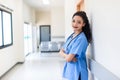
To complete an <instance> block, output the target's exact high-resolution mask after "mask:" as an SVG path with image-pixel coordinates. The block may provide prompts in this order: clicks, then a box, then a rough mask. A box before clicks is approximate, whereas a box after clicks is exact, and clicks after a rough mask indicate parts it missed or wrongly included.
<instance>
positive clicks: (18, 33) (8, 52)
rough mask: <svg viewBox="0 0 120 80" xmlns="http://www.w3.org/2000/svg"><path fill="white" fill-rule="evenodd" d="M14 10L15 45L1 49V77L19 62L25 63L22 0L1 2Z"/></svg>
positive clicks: (0, 1) (1, 0) (0, 0)
mask: <svg viewBox="0 0 120 80" xmlns="http://www.w3.org/2000/svg"><path fill="white" fill-rule="evenodd" d="M0 4H3V5H5V6H7V7H9V8H11V9H13V45H12V46H10V47H6V48H3V49H0V76H1V75H3V74H4V73H5V72H6V71H7V70H8V69H10V68H11V67H12V66H13V65H14V64H16V63H17V62H24V50H23V49H24V46H23V14H22V9H23V8H22V5H23V2H22V0H11V1H9V0H0Z"/></svg>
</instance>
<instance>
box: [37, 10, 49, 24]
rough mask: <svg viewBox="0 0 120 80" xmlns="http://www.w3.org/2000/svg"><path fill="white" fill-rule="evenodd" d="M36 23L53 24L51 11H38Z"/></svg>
mask: <svg viewBox="0 0 120 80" xmlns="http://www.w3.org/2000/svg"><path fill="white" fill-rule="evenodd" d="M36 24H37V26H40V25H51V12H50V11H36Z"/></svg>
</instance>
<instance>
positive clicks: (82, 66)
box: [62, 32, 88, 80]
mask: <svg viewBox="0 0 120 80" xmlns="http://www.w3.org/2000/svg"><path fill="white" fill-rule="evenodd" d="M72 36H73V34H71V35H70V36H69V37H68V39H67V40H66V42H65V44H64V46H63V47H62V48H63V49H64V51H65V53H66V54H75V57H76V58H77V61H76V62H72V61H71V62H65V65H64V69H63V77H64V78H66V79H68V80H78V78H79V76H80V79H81V80H88V70H87V62H86V54H85V53H86V49H87V46H88V41H87V38H86V36H85V34H84V32H81V33H80V34H78V35H77V36H76V37H74V38H72Z"/></svg>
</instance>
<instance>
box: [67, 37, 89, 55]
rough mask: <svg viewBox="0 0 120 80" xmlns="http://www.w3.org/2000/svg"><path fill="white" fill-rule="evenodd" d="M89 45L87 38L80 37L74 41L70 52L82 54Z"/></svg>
mask: <svg viewBox="0 0 120 80" xmlns="http://www.w3.org/2000/svg"><path fill="white" fill-rule="evenodd" d="M86 47H87V43H86V40H85V39H84V38H80V39H78V40H76V41H75V42H74V44H73V45H72V47H71V49H70V52H69V54H75V55H79V56H80V55H81V53H82V51H83V50H84V49H85V48H86Z"/></svg>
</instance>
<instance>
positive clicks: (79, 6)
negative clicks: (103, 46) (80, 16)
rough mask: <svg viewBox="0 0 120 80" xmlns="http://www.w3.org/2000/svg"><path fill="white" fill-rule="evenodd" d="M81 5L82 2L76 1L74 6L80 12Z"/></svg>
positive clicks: (81, 0) (82, 0)
mask: <svg viewBox="0 0 120 80" xmlns="http://www.w3.org/2000/svg"><path fill="white" fill-rule="evenodd" d="M83 4H84V0H78V2H77V4H76V10H77V11H80V10H81V7H82V6H83Z"/></svg>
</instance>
